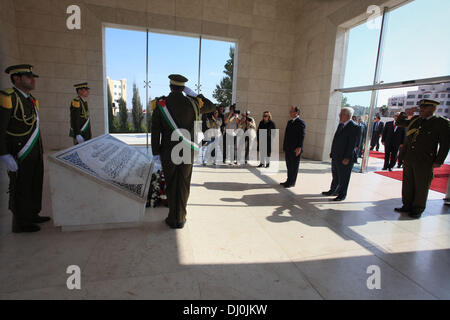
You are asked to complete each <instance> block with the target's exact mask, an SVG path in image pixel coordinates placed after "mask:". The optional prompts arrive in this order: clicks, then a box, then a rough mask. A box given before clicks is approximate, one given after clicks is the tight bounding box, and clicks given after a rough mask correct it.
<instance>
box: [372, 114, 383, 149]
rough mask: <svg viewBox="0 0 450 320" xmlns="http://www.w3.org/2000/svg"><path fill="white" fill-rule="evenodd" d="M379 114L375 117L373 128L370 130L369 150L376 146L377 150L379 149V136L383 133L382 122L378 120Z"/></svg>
mask: <svg viewBox="0 0 450 320" xmlns="http://www.w3.org/2000/svg"><path fill="white" fill-rule="evenodd" d="M380 120H381V118H380V116H379V115H377V116H376V117H375V120H374V124H373V130H372V141H371V142H370V150H373V148H376V149H377V151H378V150H379V149H380V137H381V134H382V133H383V127H384V122H382V121H380Z"/></svg>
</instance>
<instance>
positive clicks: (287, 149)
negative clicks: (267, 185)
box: [280, 106, 306, 188]
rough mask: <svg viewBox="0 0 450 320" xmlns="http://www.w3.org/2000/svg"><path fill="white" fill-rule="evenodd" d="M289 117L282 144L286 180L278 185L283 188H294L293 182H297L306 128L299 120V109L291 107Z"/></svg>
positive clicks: (303, 122)
mask: <svg viewBox="0 0 450 320" xmlns="http://www.w3.org/2000/svg"><path fill="white" fill-rule="evenodd" d="M289 115H290V116H291V118H292V119H291V120H289V121H288V123H287V126H286V131H285V133H284V142H283V151H284V154H285V158H286V167H287V171H288V172H287V180H286V181H285V182H282V183H280V185H282V186H283V187H285V188H290V187H293V186H295V182H296V181H297V174H298V166H299V165H300V157H301V154H302V151H303V140H304V139H305V128H306V125H305V121H303V120H302V119H300V109H299V108H298V107H294V106H292V107H291V109H290V111H289Z"/></svg>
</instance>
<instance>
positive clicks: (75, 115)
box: [69, 82, 92, 144]
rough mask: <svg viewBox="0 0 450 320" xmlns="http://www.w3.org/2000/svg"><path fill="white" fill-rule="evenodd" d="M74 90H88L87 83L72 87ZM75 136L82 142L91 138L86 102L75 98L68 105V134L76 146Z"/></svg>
mask: <svg viewBox="0 0 450 320" xmlns="http://www.w3.org/2000/svg"><path fill="white" fill-rule="evenodd" d="M74 87H75V88H76V89H83V88H85V89H89V88H88V86H87V82H84V83H80V84H76V85H74ZM77 135H81V136H82V137H83V139H84V141H87V140H89V139H91V138H92V133H91V121H90V118H89V108H88V102H87V101H84V100H83V98H81V97H80V96H77V97H76V98H74V99H73V100H72V102H71V103H70V132H69V136H70V137H72V138H73V143H74V144H78V141H77V139H76V136H77Z"/></svg>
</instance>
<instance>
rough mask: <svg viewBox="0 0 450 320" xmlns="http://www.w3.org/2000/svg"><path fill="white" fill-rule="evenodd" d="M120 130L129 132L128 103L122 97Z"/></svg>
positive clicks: (120, 100)
mask: <svg viewBox="0 0 450 320" xmlns="http://www.w3.org/2000/svg"><path fill="white" fill-rule="evenodd" d="M119 132H122V133H125V132H129V127H128V110H127V103H126V102H125V100H123V98H122V97H120V99H119Z"/></svg>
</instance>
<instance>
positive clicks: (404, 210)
mask: <svg viewBox="0 0 450 320" xmlns="http://www.w3.org/2000/svg"><path fill="white" fill-rule="evenodd" d="M394 210H395V211H397V212H408V213H409V212H411V209H408V208H406V207H405V206H403V207H401V208H394Z"/></svg>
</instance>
